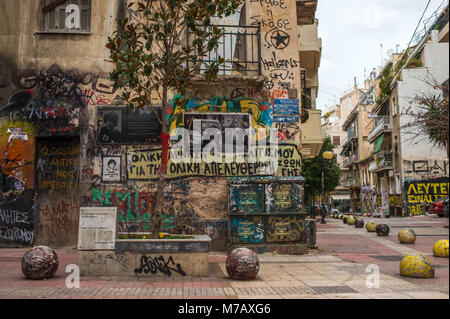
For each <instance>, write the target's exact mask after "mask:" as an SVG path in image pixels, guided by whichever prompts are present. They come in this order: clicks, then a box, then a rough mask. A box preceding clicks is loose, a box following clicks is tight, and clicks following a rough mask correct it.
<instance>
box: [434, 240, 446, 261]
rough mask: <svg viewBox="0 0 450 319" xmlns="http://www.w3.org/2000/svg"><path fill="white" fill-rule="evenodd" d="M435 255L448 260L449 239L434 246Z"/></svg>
mask: <svg viewBox="0 0 450 319" xmlns="http://www.w3.org/2000/svg"><path fill="white" fill-rule="evenodd" d="M433 255H434V256H436V257H447V258H448V239H442V240H439V241H437V242H436V243H435V244H434V246H433Z"/></svg>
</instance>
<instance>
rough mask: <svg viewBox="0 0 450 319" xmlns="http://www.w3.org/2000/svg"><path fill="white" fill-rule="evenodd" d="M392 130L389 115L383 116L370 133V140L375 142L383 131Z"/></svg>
mask: <svg viewBox="0 0 450 319" xmlns="http://www.w3.org/2000/svg"><path fill="white" fill-rule="evenodd" d="M390 132H392V128H391V123H390V119H389V116H381V117H379V118H378V119H377V122H376V123H375V128H374V129H373V130H372V131H371V132H370V133H369V136H368V140H369V142H371V143H372V142H373V141H374V140H375V139H376V138H377V137H379V136H380V135H381V134H383V133H390Z"/></svg>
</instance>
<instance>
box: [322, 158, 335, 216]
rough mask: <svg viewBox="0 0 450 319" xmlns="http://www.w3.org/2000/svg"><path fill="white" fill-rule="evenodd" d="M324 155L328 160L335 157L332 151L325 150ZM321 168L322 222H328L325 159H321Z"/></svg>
mask: <svg viewBox="0 0 450 319" xmlns="http://www.w3.org/2000/svg"><path fill="white" fill-rule="evenodd" d="M322 157H323V158H324V159H326V160H332V159H333V158H334V154H333V153H332V152H323V155H322ZM320 169H321V171H322V205H321V211H322V221H321V222H320V223H321V224H326V223H327V222H326V221H325V215H326V214H327V211H326V210H325V203H324V202H325V184H324V173H323V161H322V160H321V161H320Z"/></svg>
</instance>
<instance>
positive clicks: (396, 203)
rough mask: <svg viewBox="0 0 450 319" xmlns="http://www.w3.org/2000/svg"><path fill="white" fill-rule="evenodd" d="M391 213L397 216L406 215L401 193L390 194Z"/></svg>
mask: <svg viewBox="0 0 450 319" xmlns="http://www.w3.org/2000/svg"><path fill="white" fill-rule="evenodd" d="M389 214H390V215H391V216H396V217H400V216H404V212H403V209H402V195H401V194H394V195H389Z"/></svg>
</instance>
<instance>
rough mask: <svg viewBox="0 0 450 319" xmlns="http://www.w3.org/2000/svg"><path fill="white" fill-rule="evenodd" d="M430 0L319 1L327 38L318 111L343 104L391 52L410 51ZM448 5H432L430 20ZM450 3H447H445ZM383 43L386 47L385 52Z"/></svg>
mask: <svg viewBox="0 0 450 319" xmlns="http://www.w3.org/2000/svg"><path fill="white" fill-rule="evenodd" d="M427 3H428V0H340V1H336V0H318V8H317V13H316V18H317V19H319V37H320V38H322V45H323V48H322V60H321V65H320V69H319V96H318V99H317V108H318V109H322V110H326V109H327V108H328V107H330V106H332V105H334V104H335V102H339V98H340V96H341V95H342V93H343V92H345V91H347V90H348V89H350V88H351V87H352V86H353V83H354V77H355V76H356V77H357V83H358V85H359V86H361V87H362V86H363V83H364V68H366V70H367V72H366V77H368V75H369V73H370V71H371V70H372V69H373V68H377V67H378V66H379V65H380V64H381V54H382V53H381V52H383V58H384V59H386V58H387V53H388V51H389V50H391V52H395V50H396V45H397V44H398V45H399V47H398V51H399V52H401V51H403V50H404V49H406V46H407V44H408V43H409V41H410V39H411V37H412V35H413V33H414V30H415V28H416V26H417V24H418V22H419V20H420V17H421V16H422V13H423V12H424V10H425V7H426V6H427ZM442 3H443V0H431V2H430V5H429V7H428V9H427V12H426V13H425V18H427V17H429V16H430V15H431V14H432V13H433V12H434V11H436V9H437V8H438V7H439V6H440V5H441V4H442ZM446 3H448V1H446ZM380 44H383V51H381V47H380Z"/></svg>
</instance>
